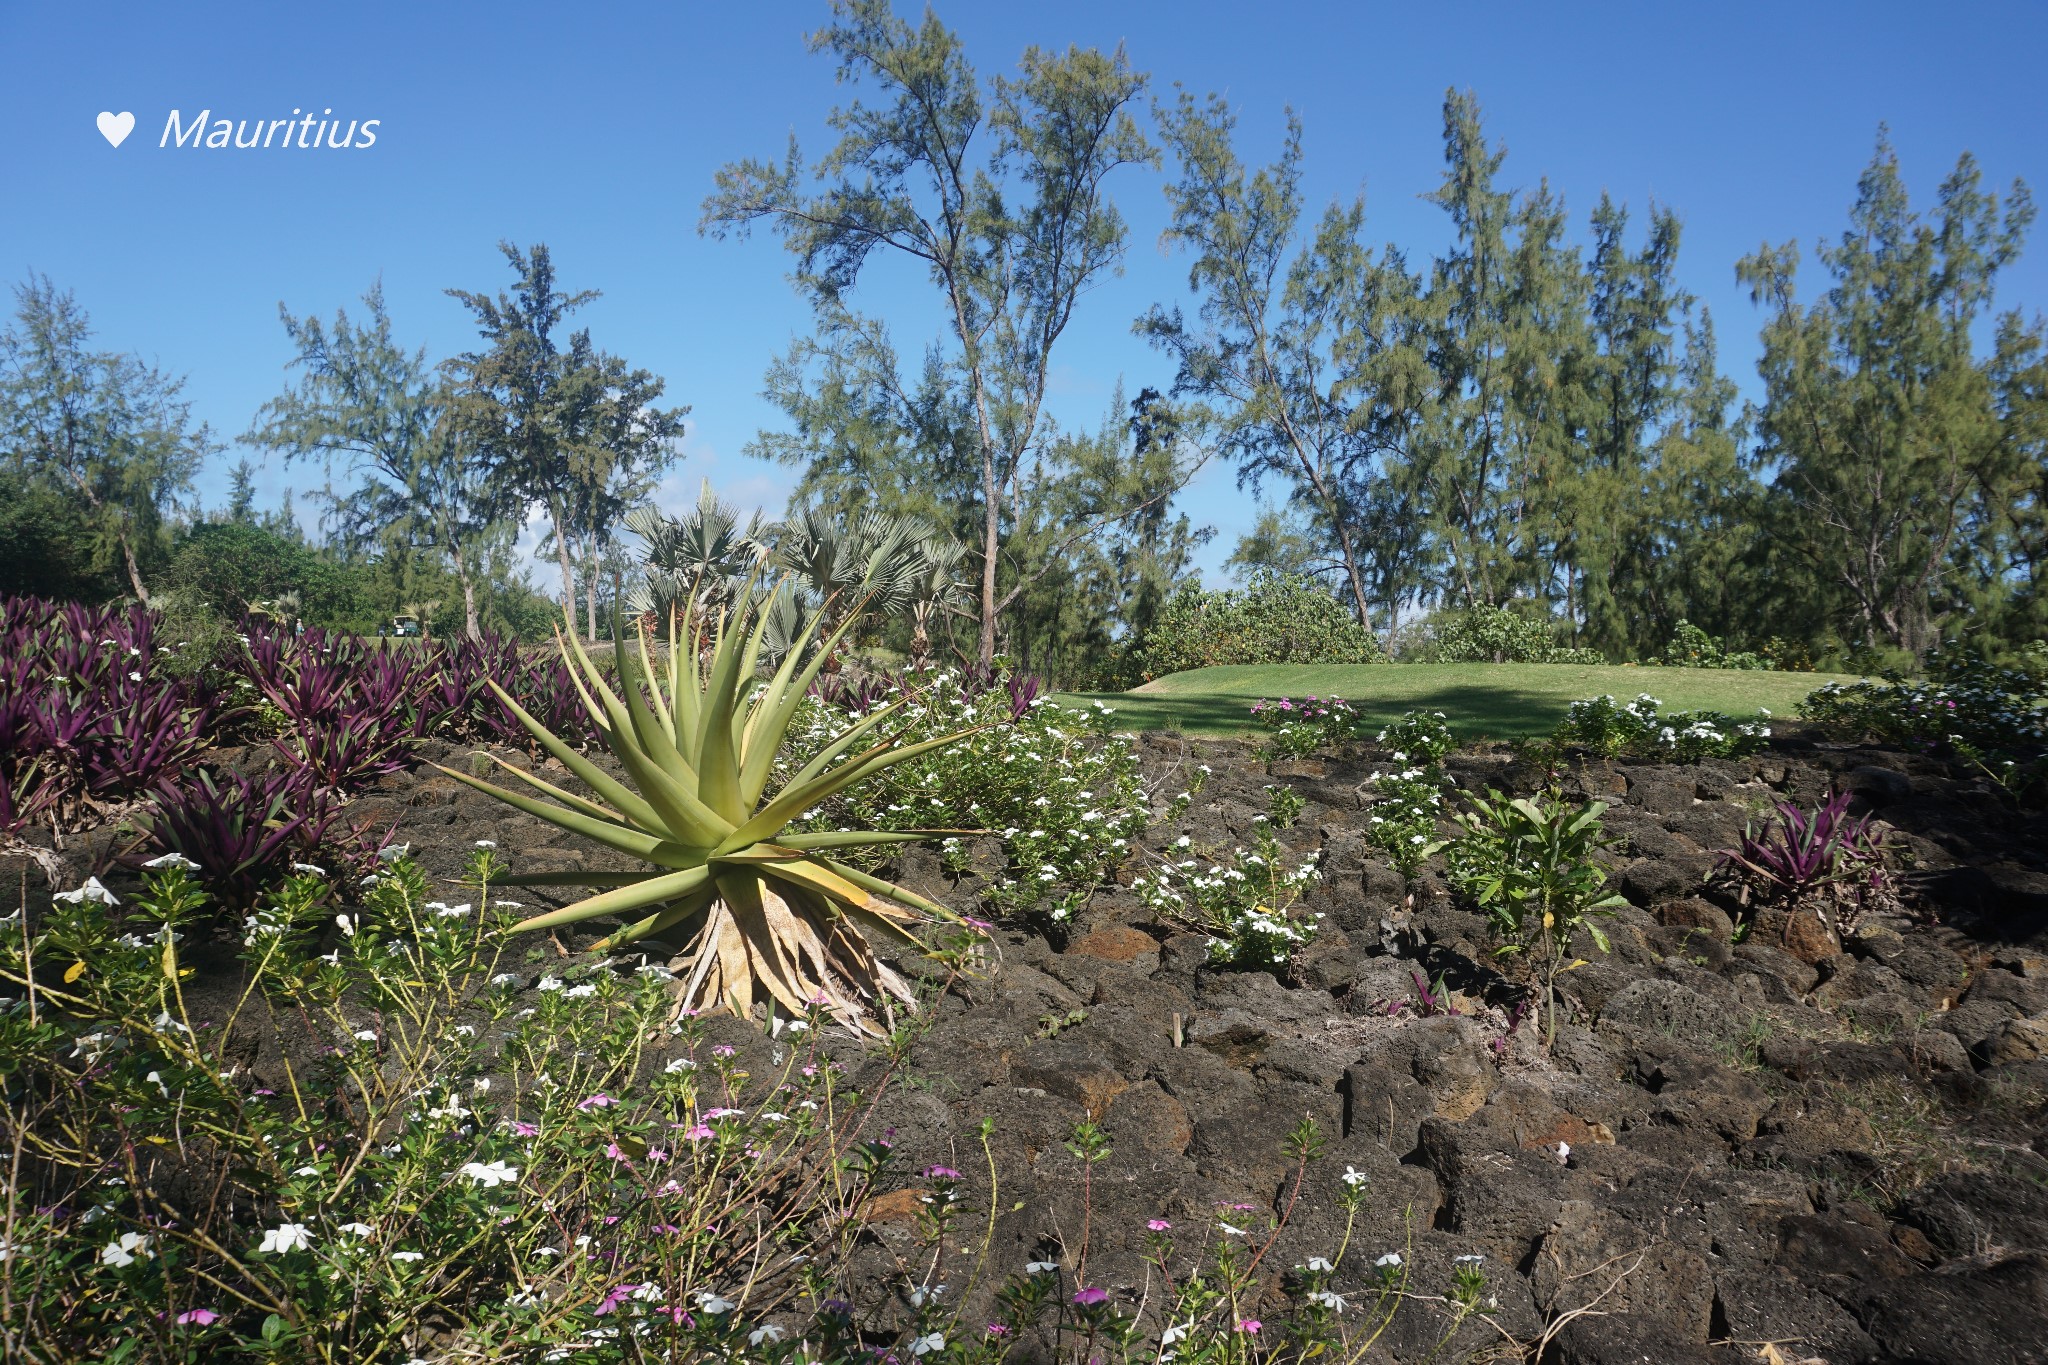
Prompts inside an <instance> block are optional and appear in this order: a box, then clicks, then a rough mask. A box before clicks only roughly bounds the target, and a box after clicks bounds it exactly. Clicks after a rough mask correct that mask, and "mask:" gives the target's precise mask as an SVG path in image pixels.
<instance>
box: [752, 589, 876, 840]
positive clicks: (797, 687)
mask: <svg viewBox="0 0 2048 1365" xmlns="http://www.w3.org/2000/svg"><path fill="white" fill-rule="evenodd" d="M824 615H825V610H824V608H823V607H819V608H818V610H816V611H815V612H813V613H812V614H811V618H810V620H809V621H807V622H805V624H804V628H803V630H802V632H801V633H800V634H799V635H798V637H797V638H798V639H799V640H803V639H807V638H809V636H810V634H811V632H813V631H815V630H816V629H817V628H818V623H819V622H820V621H821V620H823V619H824ZM764 617H765V613H764ZM856 619H857V618H856V617H855V616H854V615H852V614H849V615H848V616H847V618H846V619H845V620H844V621H841V622H840V623H839V625H838V626H837V627H836V628H835V629H834V630H833V632H832V633H831V634H830V635H828V636H827V637H825V639H824V640H823V641H822V642H820V643H819V645H818V647H817V648H816V649H815V650H813V651H812V652H811V656H810V660H809V662H807V663H806V664H805V665H804V666H803V671H802V672H801V673H799V674H797V675H795V676H794V677H793V678H790V679H789V680H787V681H786V682H784V684H783V690H782V692H781V694H780V695H778V696H777V697H776V698H775V702H774V707H773V709H772V710H770V711H768V712H767V713H766V718H765V720H764V719H762V717H761V716H759V715H757V716H756V717H755V719H756V721H758V722H759V723H760V729H759V732H758V733H754V734H750V735H749V740H750V747H749V749H748V753H747V759H748V766H747V767H746V769H745V770H744V771H743V772H742V774H741V791H742V794H743V795H744V796H745V798H746V800H747V803H748V804H749V805H750V806H751V805H753V804H755V803H757V802H759V801H760V799H761V793H762V792H763V791H766V790H767V788H768V775H769V772H770V770H771V768H772V767H773V765H774V762H775V753H776V751H777V750H778V749H780V748H781V747H782V740H783V737H784V736H785V735H787V734H788V733H789V727H790V723H791V722H792V721H794V720H795V719H796V711H797V707H798V706H800V705H802V704H803V699H804V694H805V693H806V692H808V691H810V690H811V684H812V683H814V682H816V681H817V680H818V674H819V673H820V672H821V671H822V670H823V669H824V667H825V661H826V660H827V659H829V658H831V657H832V651H833V649H834V648H835V647H836V646H837V645H838V643H839V641H840V640H841V639H842V638H843V637H844V636H845V634H846V632H847V631H849V630H851V629H852V628H853V623H854V621H855V620H856ZM802 652H803V651H802V650H800V649H794V648H793V649H791V650H790V651H789V655H788V657H787V658H785V659H784V660H783V666H782V669H780V670H777V677H778V678H779V677H781V676H782V674H783V673H784V672H786V671H787V670H788V669H789V668H790V666H791V664H793V663H794V662H795V661H796V659H797V657H798V655H800V654H801V653H802ZM748 728H749V730H750V731H751V730H752V729H753V726H752V725H749V727H748ZM813 761H816V760H813ZM827 761H829V759H827Z"/></svg>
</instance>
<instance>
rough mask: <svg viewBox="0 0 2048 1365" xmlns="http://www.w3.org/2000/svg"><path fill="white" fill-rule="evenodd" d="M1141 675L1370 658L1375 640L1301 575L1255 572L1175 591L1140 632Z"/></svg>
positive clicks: (1366, 660) (1375, 650) (1376, 650)
mask: <svg viewBox="0 0 2048 1365" xmlns="http://www.w3.org/2000/svg"><path fill="white" fill-rule="evenodd" d="M1141 657H1142V659H1143V665H1144V672H1145V676H1146V677H1148V678H1157V677H1163V676H1164V675H1166V674H1168V673H1179V672H1182V671H1184V670H1186V669H1190V668H1208V667H1212V666H1214V665H1217V664H1273V663H1293V664H1354V663H1375V662H1378V661H1379V660H1380V659H1381V658H1382V657H1383V656H1382V655H1381V654H1380V648H1379V641H1378V640H1376V639H1375V638H1374V637H1373V634H1372V632H1371V631H1369V630H1367V629H1366V628H1365V627H1363V626H1361V625H1359V624H1358V621H1357V619H1356V618H1355V617H1354V616H1353V615H1352V614H1351V612H1350V610H1349V609H1348V608H1346V607H1345V606H1344V604H1343V603H1341V602H1339V601H1338V600H1337V599H1336V598H1334V597H1332V596H1330V594H1329V593H1327V592H1325V591H1323V590H1322V589H1321V588H1320V587H1318V586H1317V585H1316V584H1315V583H1313V582H1312V581H1310V580H1308V579H1303V578H1277V577H1272V576H1269V575H1261V576H1260V577H1258V578H1256V579H1254V580H1253V581H1252V584H1251V586H1250V587H1248V588H1244V589H1236V588H1226V589H1222V590H1219V591H1214V592H1205V591H1203V590H1202V589H1201V588H1199V587H1192V586H1191V587H1188V588H1185V589H1183V590H1182V591H1180V592H1178V593H1176V594H1174V596H1173V597H1172V598H1171V599H1169V600H1168V601H1167V603H1166V607H1165V609H1164V610H1163V611H1162V612H1161V613H1160V617H1159V623H1158V624H1157V625H1156V626H1155V627H1153V630H1152V633H1151V634H1150V635H1149V636H1147V637H1146V639H1145V644H1144V649H1143V654H1142V656H1141Z"/></svg>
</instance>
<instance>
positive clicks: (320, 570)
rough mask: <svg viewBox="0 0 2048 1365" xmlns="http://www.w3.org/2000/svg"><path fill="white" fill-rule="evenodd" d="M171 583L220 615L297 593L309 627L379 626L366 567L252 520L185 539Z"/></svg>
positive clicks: (201, 528) (214, 525)
mask: <svg viewBox="0 0 2048 1365" xmlns="http://www.w3.org/2000/svg"><path fill="white" fill-rule="evenodd" d="M164 581H165V582H166V584H167V585H168V586H169V587H170V588H172V589H173V590H174V591H177V592H180V593H185V594H189V595H190V596H192V597H193V598H196V599H197V600H199V601H202V602H205V603H206V604H207V605H209V606H211V607H212V608H213V609H214V610H215V611H218V612H222V613H225V614H227V615H229V616H233V617H237V618H239V617H240V616H241V615H242V613H244V612H246V611H249V610H251V609H252V608H257V607H259V606H261V605H262V604H264V603H268V602H274V601H275V600H276V599H278V598H281V597H285V596H287V595H288V594H294V595H296V597H297V601H298V610H297V612H295V613H288V614H292V615H297V616H299V617H300V618H302V619H303V620H304V621H305V622H306V624H308V625H314V626H322V627H326V628H329V629H344V630H355V631H364V630H371V629H374V628H375V625H376V620H377V613H376V611H375V609H374V607H373V605H372V602H373V597H374V594H375V593H376V591H377V584H376V582H375V579H374V576H373V574H372V573H371V572H370V571H369V570H368V569H367V568H366V567H363V566H354V565H347V564H342V563H338V562H336V561H335V560H334V559H332V558H330V557H328V556H326V555H323V554H321V553H320V552H319V551H317V550H315V549H313V548H312V547H310V546H308V545H307V544H306V543H305V542H303V541H301V540H297V539H293V538H290V537H287V536H284V535H280V534H279V533H278V532H276V531H274V530H271V529H269V528H267V527H263V526H258V525H256V524H254V523H252V522H236V521H225V522H201V523H199V524H198V525H196V526H190V527H187V528H186V529H185V530H184V531H183V532H181V533H180V534H179V536H178V540H177V548H176V549H175V550H174V551H173V552H172V555H171V561H170V565H169V567H168V568H166V570H165V571H164Z"/></svg>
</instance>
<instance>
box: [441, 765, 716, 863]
mask: <svg viewBox="0 0 2048 1365" xmlns="http://www.w3.org/2000/svg"><path fill="white" fill-rule="evenodd" d="M434 766H435V767H437V768H441V765H440V764H438V763H437V764H435V765H434ZM441 771H442V772H444V773H446V774H448V776H450V777H452V778H454V779H455V780H456V781H457V782H460V783H462V784H463V785H464V786H467V787H473V788H475V789H476V790H477V791H480V792H482V793H483V794H484V795H486V796H495V797H496V798H498V800H500V801H503V802H504V803H505V804H506V805H508V806H512V807H514V808H516V809H518V810H523V811H525V812H526V813H527V814H528V815H533V816H538V817H539V818H540V819H542V820H545V821H547V822H548V823H549V824H551V825H553V826H554V827H555V828H557V829H566V830H568V831H569V832H570V833H572V834H581V835H583V836H584V837H585V838H588V839H595V840H596V841H597V842H598V843H600V844H603V845H604V846H605V847H606V848H611V849H617V850H618V851H619V852H621V853H629V854H631V855H632V856H633V857H635V858H645V859H646V860H647V861H648V862H650V863H659V864H661V865H662V866H663V867H677V868H681V867H694V866H696V865H697V864H698V863H701V862H703V861H704V850H703V849H701V848H696V849H693V848H686V847H684V846H683V845H681V844H678V843H674V842H672V841H670V840H667V839H660V838H656V837H655V836H654V835H652V834H642V833H641V832H640V831H638V830H635V829H629V828H627V827H626V826H624V825H614V824H610V823H608V822H606V821H603V820H594V819H592V818H591V817H590V816H588V815H585V814H583V813H582V812H581V811H573V810H565V809H563V808H562V807H560V806H553V805H549V804H548V803H547V802H545V801H536V800H534V799H533V798H532V797H530V796H521V795H520V794H519V793H518V792H512V791H506V790H505V789H504V788H503V787H494V786H492V785H491V784H490V783H488V782H485V781H482V780H480V779H478V778H474V777H471V776H470V775H469V774H468V773H459V772H456V771H455V770H454V769H453V768H441Z"/></svg>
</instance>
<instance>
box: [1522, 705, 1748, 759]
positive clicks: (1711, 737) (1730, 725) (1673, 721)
mask: <svg viewBox="0 0 2048 1365" xmlns="http://www.w3.org/2000/svg"><path fill="white" fill-rule="evenodd" d="M1662 705H1663V703H1662V702H1660V701H1658V700H1657V699H1656V698H1655V697H1653V696H1651V695H1650V694H1649V693H1647V692H1644V693H1642V694H1640V695H1639V696H1637V697H1636V699H1635V700H1634V701H1631V702H1627V703H1619V702H1616V701H1615V700H1614V698H1613V697H1612V696H1599V697H1589V698H1587V699H1586V700H1584V701H1575V702H1573V703H1572V704H1571V709H1570V710H1569V711H1567V712H1566V713H1565V718H1564V720H1563V721H1562V722H1561V723H1560V724H1559V725H1558V727H1557V729H1555V730H1554V731H1552V732H1551V735H1550V742H1551V744H1553V745H1556V746H1559V747H1567V748H1578V749H1587V750H1590V751H1592V752H1593V753H1596V754H1599V755H1600V756H1601V757H1603V758H1617V757H1620V756H1621V755H1623V754H1627V755H1629V756H1631V757H1635V758H1656V759H1662V760H1664V761H1666V762H1672V763H1697V762H1698V761H1699V760H1701V759H1702V758H1738V757H1741V756H1742V755H1744V754H1751V753H1755V752H1756V751H1757V750H1758V749H1761V748H1762V747H1763V745H1764V741H1766V740H1768V739H1769V738H1770V737H1771V728H1770V726H1769V725H1768V724H1766V723H1765V722H1767V721H1768V720H1769V719H1770V715H1771V713H1770V712H1769V711H1762V712H1761V714H1762V716H1763V720H1760V721H1737V720H1736V719H1735V718H1734V717H1732V716H1727V715H1723V714H1722V713H1721V712H1719V711H1670V712H1663V713H1660V712H1659V710H1658V708H1659V707H1661V706H1662Z"/></svg>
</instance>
